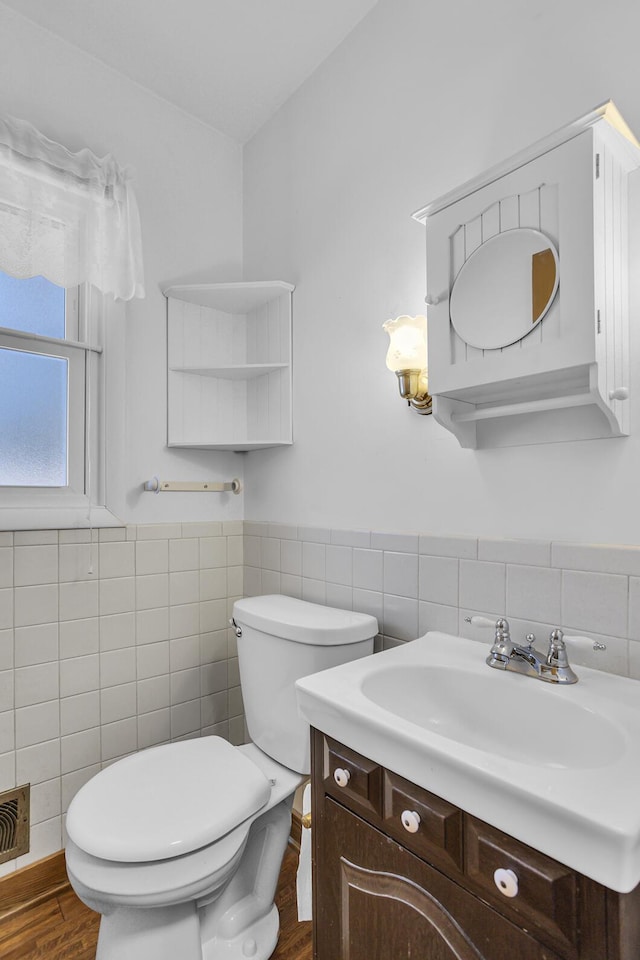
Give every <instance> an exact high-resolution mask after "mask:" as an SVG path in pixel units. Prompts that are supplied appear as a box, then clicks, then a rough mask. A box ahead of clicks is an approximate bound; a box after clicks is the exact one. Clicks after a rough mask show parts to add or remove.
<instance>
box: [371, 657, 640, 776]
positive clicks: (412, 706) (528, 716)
mask: <svg viewBox="0 0 640 960" xmlns="http://www.w3.org/2000/svg"><path fill="white" fill-rule="evenodd" d="M499 679H500V680H502V677H501V676H500V675H499V674H498V675H497V676H496V671H495V670H494V671H489V669H487V672H486V673H483V674H480V675H479V674H478V673H477V672H472V671H471V670H461V669H458V668H448V667H442V666H435V665H434V666H411V667H409V666H406V667H405V666H393V667H388V668H386V669H385V668H383V669H378V670H375V671H373V672H371V673H369V674H368V675H367V676H365V677H364V678H363V680H362V684H361V687H360V689H361V691H362V693H363V694H364V696H365V697H367V698H368V699H369V700H372V701H373V703H375V704H377V705H378V706H380V707H383V708H384V709H385V710H388V711H389V712H390V713H392V714H395V715H396V716H398V717H402V718H404V719H405V720H409V721H411V723H415V724H417V725H418V726H420V727H424V728H425V730H428V731H430V732H431V733H434V734H437V735H438V736H440V737H448V738H449V739H451V740H457V741H458V743H461V744H466V745H467V746H470V747H475V748H476V749H477V750H484V751H485V752H487V753H491V754H495V755H497V756H499V757H509V758H510V759H512V760H517V761H518V762H520V763H522V762H523V760H524V759H525V758H526V762H527V763H532V764H536V765H538V766H543V767H557V768H559V769H562V768H565V769H570V768H574V769H577V768H580V767H581V768H583V769H585V768H594V767H606V766H609V765H610V764H612V763H614V762H615V761H616V760H618V759H619V758H620V757H621V756H622V754H623V753H624V750H625V747H626V742H627V738H626V736H625V732H624V729H623V728H622V727H620V726H618V725H617V724H615V723H613V722H612V721H611V720H609V719H608V718H606V717H603V716H602V715H601V714H598V713H597V712H596V711H595V710H593V709H592V708H591V707H588V706H585V705H584V704H582V703H576V701H575V700H572V699H570V698H568V697H566V698H561V697H557V696H555V691H553V692H551V691H547V692H546V693H545V692H544V691H542V690H538V689H537V687H538V686H540V683H541V681H533V682H530V683H529V685H527V684H521V683H511V676H510V677H509V679H508V680H507V682H506V683H502V682H498V680H499ZM524 679H528V680H531V678H524ZM639 692H640V691H639ZM545 696H546V697H549V698H550V699H549V701H548V702H544V697H545ZM541 697H542V700H541ZM541 709H544V710H545V713H546V714H547V716H548V719H549V721H550V722H551V723H552V724H553V728H554V730H558V729H560V730H561V731H562V735H561V736H556V735H555V734H554V735H551V736H541V735H540V734H541V722H540V721H541V719H542V718H541V716H540V710H541ZM550 711H551V712H552V715H549V712H550Z"/></svg>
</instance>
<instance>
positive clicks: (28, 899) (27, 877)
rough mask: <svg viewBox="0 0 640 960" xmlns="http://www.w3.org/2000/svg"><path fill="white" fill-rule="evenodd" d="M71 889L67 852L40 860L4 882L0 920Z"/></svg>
mask: <svg viewBox="0 0 640 960" xmlns="http://www.w3.org/2000/svg"><path fill="white" fill-rule="evenodd" d="M301 836H302V815H301V814H300V813H298V811H297V810H294V811H293V812H292V815H291V836H290V838H289V839H290V842H291V844H292V845H293V846H294V847H297V848H298V850H299V849H300V838H301ZM69 886H70V884H69V878H68V877H67V868H66V864H65V859H64V850H58V852H57V853H53V854H51V856H50V857H45V858H44V860H36V862H35V863H30V864H29V865H28V866H27V867H21V868H20V870H16V871H15V872H14V873H9V874H7V876H6V877H2V878H1V879H0V920H2V919H4V918H5V917H7V916H9V915H10V914H12V913H16V912H17V911H18V910H23V909H24V908H25V907H31V906H34V905H35V904H37V903H40V902H42V901H43V900H46V899H48V897H52V896H55V895H56V894H57V893H61V892H62V891H63V890H65V889H67V888H68V887H69Z"/></svg>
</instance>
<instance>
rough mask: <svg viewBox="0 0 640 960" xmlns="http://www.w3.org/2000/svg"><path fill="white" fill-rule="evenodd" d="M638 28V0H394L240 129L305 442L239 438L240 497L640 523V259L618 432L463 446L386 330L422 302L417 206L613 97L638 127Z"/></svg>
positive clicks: (359, 508) (325, 511)
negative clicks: (242, 459) (409, 404)
mask: <svg viewBox="0 0 640 960" xmlns="http://www.w3.org/2000/svg"><path fill="white" fill-rule="evenodd" d="M639 29H640V6H638V5H637V4H634V3H631V2H629V0H625V2H621V0H613V2H612V3H609V4H607V5H603V4H601V3H596V2H595V0H588V2H585V0H562V2H561V3H558V2H557V0H540V2H538V3H536V4H534V5H532V4H530V3H526V2H524V0H486V2H484V3H482V4H478V3H477V2H475V0H457V2H455V3H444V2H438V3H433V2H432V3H425V2H424V0H381V2H380V3H379V4H378V6H377V7H376V8H375V9H374V10H373V11H372V13H371V14H370V15H369V16H368V17H367V18H366V19H365V20H364V21H362V23H361V24H360V25H359V26H358V27H357V28H356V30H355V31H354V32H353V33H352V34H351V35H350V36H349V37H348V38H347V39H346V41H345V42H344V43H343V44H342V46H341V47H340V48H338V50H337V51H336V52H335V53H334V55H333V56H332V57H331V58H330V59H329V60H328V61H326V62H325V64H324V65H323V66H322V67H321V68H320V69H319V70H318V71H317V72H316V73H315V74H314V75H313V76H312V77H311V78H310V80H309V81H308V82H307V83H306V84H305V85H304V86H303V87H302V88H301V90H299V91H298V93H297V94H296V95H295V96H294V97H293V98H292V99H291V100H289V101H288V103H286V104H285V105H284V107H283V108H282V109H281V110H280V112H279V113H278V114H277V115H276V117H275V118H274V119H273V120H272V121H271V122H270V123H269V124H267V125H266V126H265V127H264V128H263V129H262V130H261V131H260V132H259V133H258V134H257V135H256V137H255V138H254V139H253V140H252V141H251V142H250V143H249V144H248V145H247V146H246V147H245V166H244V235H245V246H244V250H245V265H244V270H245V276H246V277H247V278H249V279H254V278H255V279H260V278H267V277H277V278H282V279H284V280H289V281H292V282H294V283H296V284H297V290H296V293H295V294H294V313H295V316H294V327H295V334H294V358H295V373H294V379H295V407H294V418H295V419H294V430H295V443H294V446H293V447H292V448H290V449H287V450H271V451H264V452H256V453H253V454H252V455H251V457H250V458H248V462H247V468H246V481H247V483H246V487H247V493H246V509H245V516H246V517H249V518H252V519H255V520H269V521H286V522H290V523H299V524H304V525H307V526H311V525H317V526H321V525H322V526H328V527H333V528H336V527H338V528H339V527H344V528H354V527H355V528H366V529H370V528H374V529H381V530H411V531H426V532H429V533H433V534H465V535H471V536H497V537H542V538H553V539H555V540H558V539H565V540H579V541H592V542H620V543H640V510H638V508H637V503H638V495H637V490H638V485H637V477H638V476H639V475H640V389H639V388H640V381H639V377H638V363H637V358H638V356H639V355H640V353H639V350H640V342H639V338H638V334H637V332H636V331H637V328H638V321H640V290H639V289H638V280H637V279H636V280H635V286H634V289H633V290H632V304H631V305H632V322H633V326H634V328H635V329H634V334H633V336H634V357H635V358H636V359H635V360H634V362H633V370H634V375H633V378H632V382H631V391H632V394H631V395H632V400H631V403H632V416H633V419H632V435H631V437H629V438H625V439H615V440H600V441H588V442H579V443H578V442H576V443H564V444H548V445H540V446H534V447H519V448H510V449H501V450H485V451H470V450H462V449H461V448H460V447H459V446H458V444H457V441H456V440H455V439H454V438H453V437H452V436H451V435H449V434H448V433H447V432H446V431H445V430H444V429H443V428H442V427H440V426H439V425H438V424H437V423H436V422H435V421H434V420H433V418H428V417H427V418H424V417H419V416H417V415H416V414H413V413H412V412H409V411H407V410H406V409H405V407H404V406H403V404H402V403H401V401H400V400H399V398H398V397H397V387H396V384H395V380H394V378H393V375H392V374H390V373H389V372H388V371H387V370H386V368H385V366H384V356H385V352H386V335H384V334H383V332H382V330H381V329H380V327H381V324H382V322H383V321H384V320H385V319H387V318H388V317H390V316H395V315H397V314H399V313H418V312H422V311H423V309H424V306H423V296H424V272H425V271H424V235H423V228H422V227H421V226H420V225H418V224H417V223H415V222H414V221H412V220H411V218H410V214H411V212H412V211H414V210H415V209H417V208H419V207H421V206H422V205H424V204H425V203H427V202H428V201H430V200H431V199H434V198H435V197H437V196H439V195H440V194H442V193H444V192H445V191H447V190H449V189H451V188H453V187H455V186H456V185H457V184H459V183H461V182H463V181H465V180H467V179H468V178H470V177H471V176H473V175H475V174H477V173H480V172H481V171H482V170H484V169H485V168H486V167H488V166H490V165H491V164H493V163H495V162H498V161H500V160H501V159H504V158H505V157H507V156H509V155H511V154H512V153H514V152H516V151H517V150H519V149H521V148H523V147H525V146H527V145H528V144H529V143H531V142H533V141H535V140H536V139H538V138H539V137H542V136H544V135H545V134H547V133H549V132H551V131H552V130H554V129H556V128H557V127H560V126H562V125H564V124H565V123H567V122H568V121H570V120H572V119H574V118H575V117H578V116H580V115H582V114H584V113H586V112H587V111H589V110H590V109H591V108H592V107H594V106H595V105H596V104H598V103H600V102H602V101H604V100H606V99H608V98H609V97H611V98H612V99H614V100H615V101H616V103H617V106H618V107H619V109H620V110H621V111H622V113H623V115H624V116H625V118H626V119H627V121H628V123H629V124H630V126H631V127H632V129H634V130H635V131H636V132H637V133H638V134H640V95H639V94H638V89H637V46H636V38H637V36H638V31H639ZM632 204H633V208H634V210H635V212H636V216H637V215H638V214H640V183H639V182H638V180H637V177H636V180H635V182H634V184H633V189H632ZM637 221H640V216H637ZM639 238H640V230H639V229H638V228H636V230H635V232H634V235H633V237H632V256H633V258H634V262H635V263H636V264H638V262H640V239H639ZM637 274H638V271H637V269H635V270H634V269H632V277H633V276H634V275H635V276H636V277H637ZM334 344H335V346H334Z"/></svg>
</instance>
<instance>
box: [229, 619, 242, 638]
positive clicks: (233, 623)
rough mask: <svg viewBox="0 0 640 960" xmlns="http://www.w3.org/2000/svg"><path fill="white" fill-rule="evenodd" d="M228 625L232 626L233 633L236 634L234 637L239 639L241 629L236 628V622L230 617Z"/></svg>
mask: <svg viewBox="0 0 640 960" xmlns="http://www.w3.org/2000/svg"><path fill="white" fill-rule="evenodd" d="M229 623H230V624H231V626H232V627H233V629H234V630H235V632H236V637H241V636H242V627H239V626H238V624H237V623H236V621H235V619H234V618H233V617H231V620H229Z"/></svg>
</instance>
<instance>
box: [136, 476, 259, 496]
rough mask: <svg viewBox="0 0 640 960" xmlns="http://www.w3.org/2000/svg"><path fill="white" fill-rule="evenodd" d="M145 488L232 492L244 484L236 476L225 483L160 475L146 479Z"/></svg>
mask: <svg viewBox="0 0 640 960" xmlns="http://www.w3.org/2000/svg"><path fill="white" fill-rule="evenodd" d="M143 490H147V491H149V492H150V493H173V492H176V493H177V492H180V493H193V492H195V493H224V492H225V491H227V490H230V491H231V492H232V493H240V491H241V490H242V484H241V483H240V481H239V480H238V479H237V478H236V479H234V480H229V481H228V482H225V483H220V482H219V481H218V480H196V481H189V480H160V479H159V478H158V477H152V478H151V480H147V481H145V483H144V484H143Z"/></svg>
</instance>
